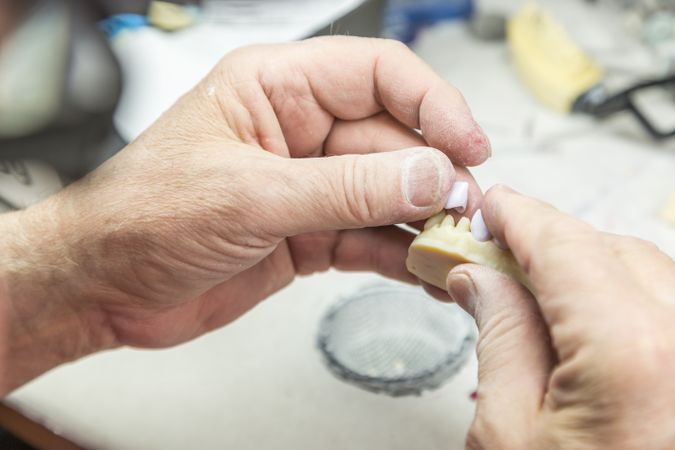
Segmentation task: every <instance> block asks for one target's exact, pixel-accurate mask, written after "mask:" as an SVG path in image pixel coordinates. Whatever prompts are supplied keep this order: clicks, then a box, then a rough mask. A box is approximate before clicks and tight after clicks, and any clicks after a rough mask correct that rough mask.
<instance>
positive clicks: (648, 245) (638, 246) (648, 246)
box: [612, 236, 659, 251]
mask: <svg viewBox="0 0 675 450" xmlns="http://www.w3.org/2000/svg"><path fill="white" fill-rule="evenodd" d="M612 242H613V246H614V247H615V248H616V249H618V250H625V251H633V250H647V251H659V247H658V246H657V245H656V244H655V243H653V242H650V241H647V240H645V239H641V238H638V237H635V236H613V239H612Z"/></svg>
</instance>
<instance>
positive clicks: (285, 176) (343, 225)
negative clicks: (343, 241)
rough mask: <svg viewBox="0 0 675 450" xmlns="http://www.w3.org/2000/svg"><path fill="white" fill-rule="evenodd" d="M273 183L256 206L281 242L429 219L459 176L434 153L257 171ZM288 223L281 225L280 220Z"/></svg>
mask: <svg viewBox="0 0 675 450" xmlns="http://www.w3.org/2000/svg"><path fill="white" fill-rule="evenodd" d="M258 170H260V171H264V173H260V175H259V176H260V178H261V179H267V180H270V181H268V182H267V183H266V186H265V188H266V189H265V190H264V192H263V191H260V192H258V191H255V192H251V193H250V194H251V195H259V196H260V195H261V194H264V195H263V196H261V197H260V199H259V200H258V201H256V203H259V205H260V206H261V207H262V208H264V210H265V211H264V212H265V214H267V215H268V216H269V217H270V220H268V221H265V223H264V226H265V228H266V229H267V230H268V232H270V233H272V234H273V235H276V236H278V237H287V236H295V235H297V234H300V233H307V232H313V231H322V230H341V229H349V228H363V227H372V226H381V225H390V224H394V223H404V222H410V221H415V220H421V219H424V218H426V217H429V216H431V215H433V214H435V213H436V212H438V211H440V210H441V209H442V208H443V204H444V202H445V200H446V199H447V196H448V192H449V191H450V187H451V185H452V183H453V182H454V179H455V171H454V169H453V167H452V164H451V163H450V160H449V159H448V158H447V157H446V156H445V155H444V154H443V153H441V152H439V151H438V150H435V149H431V148H425V147H417V148H412V149H405V150H399V151H395V152H386V153H373V154H369V155H344V156H335V157H331V158H307V159H284V158H278V159H276V160H275V164H274V165H273V166H270V167H269V168H263V167H258ZM280 217H281V218H283V219H282V220H279V218H280Z"/></svg>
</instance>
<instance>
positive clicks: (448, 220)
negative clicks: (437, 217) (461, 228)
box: [441, 214, 455, 228]
mask: <svg viewBox="0 0 675 450" xmlns="http://www.w3.org/2000/svg"><path fill="white" fill-rule="evenodd" d="M441 226H442V227H453V228H454V226H455V219H453V218H452V216H451V215H450V214H448V215H447V216H445V219H443V222H441Z"/></svg>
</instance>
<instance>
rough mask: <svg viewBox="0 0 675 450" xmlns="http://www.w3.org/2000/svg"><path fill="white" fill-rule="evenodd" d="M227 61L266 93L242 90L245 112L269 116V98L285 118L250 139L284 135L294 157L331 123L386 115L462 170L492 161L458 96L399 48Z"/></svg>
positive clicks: (360, 44) (320, 50) (320, 44)
mask: <svg viewBox="0 0 675 450" xmlns="http://www.w3.org/2000/svg"><path fill="white" fill-rule="evenodd" d="M252 52H255V53H252ZM224 61H225V64H226V65H227V66H228V67H230V69H228V70H230V71H231V72H234V75H233V76H232V77H231V78H234V79H235V80H237V79H242V78H243V79H248V78H251V76H247V75H246V73H247V72H246V71H249V72H252V73H253V75H255V77H254V79H256V80H258V81H259V83H260V85H261V87H262V92H261V93H260V92H248V91H249V90H250V89H247V88H246V86H243V87H242V86H237V87H235V88H236V89H237V90H238V91H239V90H241V89H244V88H246V89H244V90H245V91H246V92H247V93H246V95H244V96H240V97H242V101H243V102H244V106H245V108H246V110H248V111H251V113H252V115H253V116H255V117H262V116H264V117H269V111H268V107H267V106H266V105H265V102H262V101H261V99H260V97H261V94H264V96H265V97H267V99H268V100H269V102H270V104H271V106H272V109H273V110H274V113H275V115H276V118H277V119H278V122H277V121H276V120H266V121H258V122H257V123H253V124H252V125H251V126H252V127H253V128H256V130H255V133H249V134H254V135H258V136H264V137H267V139H270V140H272V141H275V142H276V141H278V140H279V134H280V133H278V132H277V131H276V130H277V129H278V128H280V129H281V134H283V137H284V139H285V140H286V142H287V143H288V146H289V148H290V151H291V154H292V155H294V154H295V152H296V151H300V152H301V153H302V154H304V155H306V154H307V152H310V151H314V150H313V149H316V148H319V147H320V145H321V144H322V143H323V140H324V139H325V137H326V136H327V134H328V132H329V130H330V127H331V126H332V121H331V117H335V118H337V119H341V120H358V119H364V118H366V117H370V116H372V115H374V114H377V113H379V112H381V111H384V110H386V111H389V113H391V115H392V116H393V117H395V118H396V120H398V121H399V122H401V123H403V124H404V125H406V126H407V127H409V128H416V129H421V132H422V134H423V135H424V137H425V140H426V141H427V142H428V143H429V145H431V146H433V147H437V148H438V149H440V150H441V151H443V152H444V153H446V154H447V155H448V156H449V157H450V158H451V159H452V160H453V161H454V162H456V163H458V164H461V165H465V166H469V165H476V164H480V163H481V162H483V161H485V159H487V158H488V156H489V154H490V145H489V141H488V139H487V137H486V136H485V134H484V133H483V131H482V130H481V128H480V127H479V126H478V125H477V124H476V122H475V120H474V119H473V116H472V115H471V112H470V110H469V108H468V106H467V104H466V102H465V100H464V98H463V97H462V95H461V94H460V93H459V92H458V91H457V89H455V88H454V87H452V86H451V85H450V84H448V83H447V82H445V81H443V80H442V79H441V78H440V77H439V76H438V75H437V74H435V73H434V71H433V70H432V69H431V68H430V67H429V66H428V65H426V64H425V63H424V62H423V61H422V60H420V59H419V58H418V57H417V56H416V55H415V54H414V53H412V52H411V51H410V50H409V49H408V48H407V47H405V46H404V45H402V44H400V43H396V42H395V41H387V40H380V39H364V38H354V37H344V36H340V37H338V36H331V37H327V38H326V37H324V38H315V39H310V40H307V41H305V42H303V43H302V44H294V45H278V46H264V47H262V48H261V47H258V48H254V49H243V50H240V51H238V52H236V53H234V54H232V55H230V56H228V58H226V59H225V60H224ZM242 71H243V72H244V73H241V72H242ZM254 122H255V121H254ZM246 126H248V124H246Z"/></svg>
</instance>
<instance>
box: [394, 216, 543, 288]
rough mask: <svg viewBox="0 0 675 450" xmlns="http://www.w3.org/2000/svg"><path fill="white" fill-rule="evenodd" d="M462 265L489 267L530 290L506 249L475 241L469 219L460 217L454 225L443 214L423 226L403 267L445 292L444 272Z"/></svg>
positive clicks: (451, 219) (527, 281) (528, 283)
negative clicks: (510, 277) (472, 264)
mask: <svg viewBox="0 0 675 450" xmlns="http://www.w3.org/2000/svg"><path fill="white" fill-rule="evenodd" d="M463 263H474V264H481V265H484V266H487V267H491V268H493V269H495V270H498V271H500V272H502V273H505V274H507V275H510V276H512V277H513V278H515V279H516V280H518V281H520V282H521V283H523V284H524V285H525V286H527V287H528V288H529V287H530V282H529V279H528V277H527V275H526V274H525V272H523V270H522V269H521V268H520V266H519V265H518V263H517V262H516V260H515V259H514V257H513V255H512V254H511V252H510V251H509V250H502V249H501V248H499V247H497V245H496V244H495V243H494V242H493V241H486V242H479V241H477V240H476V239H474V237H473V235H472V234H471V230H470V222H469V219H467V218H466V217H462V218H461V219H460V220H459V222H457V225H455V221H454V220H453V218H452V216H448V215H446V214H445V213H439V214H437V215H435V216H433V217H432V218H430V219H429V220H427V222H426V223H425V224H424V230H423V231H422V232H421V233H420V234H419V235H417V237H416V238H415V240H414V241H413V243H412V244H411V245H410V248H409V249H408V259H407V260H406V267H407V268H408V271H410V272H411V273H412V274H414V275H416V276H417V277H418V278H419V279H420V280H423V281H426V282H427V283H429V284H431V285H433V286H436V287H438V288H441V289H443V290H445V289H446V286H445V280H446V278H447V277H448V273H449V272H450V270H452V268H453V267H455V266H456V265H458V264H463Z"/></svg>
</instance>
